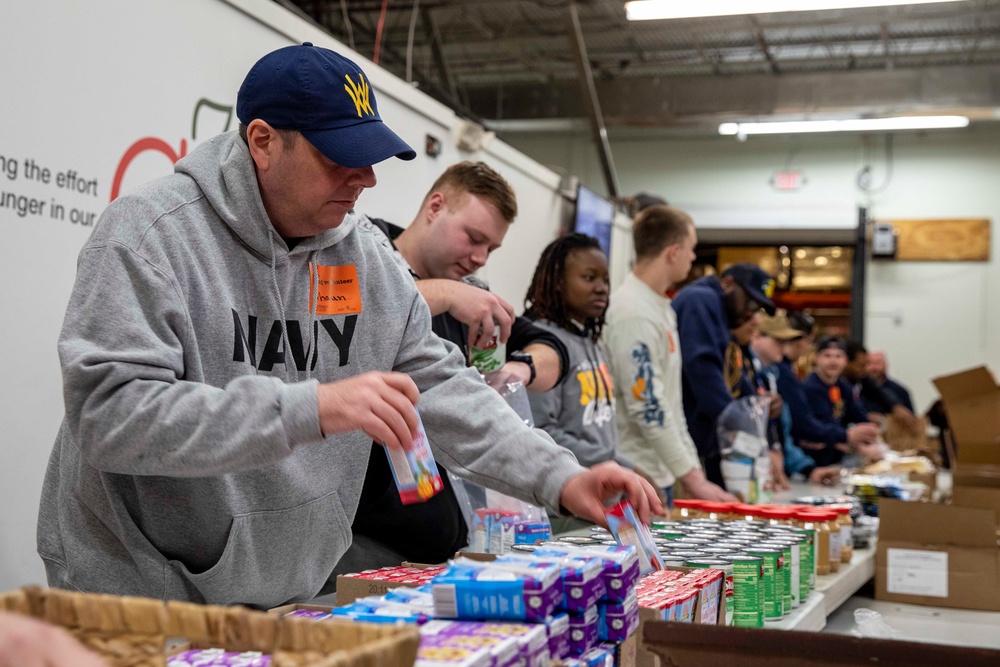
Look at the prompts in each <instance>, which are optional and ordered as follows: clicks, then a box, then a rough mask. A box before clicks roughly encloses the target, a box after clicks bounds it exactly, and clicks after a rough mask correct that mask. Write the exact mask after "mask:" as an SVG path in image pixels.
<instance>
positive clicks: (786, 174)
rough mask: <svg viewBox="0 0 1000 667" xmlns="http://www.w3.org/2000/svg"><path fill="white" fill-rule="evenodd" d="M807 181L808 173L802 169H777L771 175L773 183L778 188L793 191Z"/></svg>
mask: <svg viewBox="0 0 1000 667" xmlns="http://www.w3.org/2000/svg"><path fill="white" fill-rule="evenodd" d="M805 182H806V175H805V174H804V173H802V172H801V171H776V172H774V176H772V177H771V184H772V185H774V187H775V189H776V190H784V191H786V192H792V191H795V190H798V189H799V188H801V187H802V186H803V185H804V184H805Z"/></svg>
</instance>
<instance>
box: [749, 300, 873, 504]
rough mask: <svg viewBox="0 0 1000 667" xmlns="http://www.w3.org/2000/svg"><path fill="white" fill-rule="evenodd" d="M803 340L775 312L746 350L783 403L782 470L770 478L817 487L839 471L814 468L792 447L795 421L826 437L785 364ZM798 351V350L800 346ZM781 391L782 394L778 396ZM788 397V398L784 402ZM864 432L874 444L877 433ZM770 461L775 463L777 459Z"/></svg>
mask: <svg viewBox="0 0 1000 667" xmlns="http://www.w3.org/2000/svg"><path fill="white" fill-rule="evenodd" d="M803 340H807V338H806V337H805V336H804V335H803V332H801V331H797V330H795V329H793V328H791V326H790V324H789V322H788V321H787V319H786V318H785V316H784V314H783V313H782V312H781V311H778V313H777V314H775V315H774V316H773V317H769V316H765V317H762V318H761V321H760V329H759V330H758V332H757V335H756V336H754V339H753V341H752V342H751V344H750V346H751V349H752V350H753V352H754V354H755V355H756V357H757V359H759V360H760V362H761V364H762V365H763V367H762V368H761V374H762V375H764V376H766V377H767V378H768V383H769V385H772V386H775V387H777V391H778V393H779V394H782V398H783V399H784V405H783V406H782V409H781V416H780V417H779V420H780V424H781V430H780V434H781V437H782V442H781V451H782V459H783V460H782V464H783V470H781V474H778V471H772V473H773V476H774V478H775V479H781V478H782V477H785V478H786V479H787V478H789V477H792V476H794V475H801V476H803V477H805V478H806V479H807V480H808V481H810V482H813V483H815V484H821V483H825V482H826V481H828V480H831V481H832V480H834V479H836V478H837V477H838V476H839V474H840V467H839V466H817V465H816V461H815V459H813V458H812V457H811V456H809V455H808V454H806V453H805V452H804V451H802V448H800V447H799V446H798V445H796V444H795V439H794V438H793V437H792V434H793V432H794V431H795V429H794V424H795V422H796V420H799V421H806V420H808V421H809V422H812V423H809V424H807V425H806V426H805V427H804V429H800V430H806V431H809V430H810V429H812V430H814V431H815V432H816V433H817V434H818V435H819V437H818V438H817V439H818V440H823V439H824V436H825V435H826V434H825V433H824V432H823V430H822V429H823V426H822V425H821V424H819V423H818V422H815V420H814V419H813V418H812V414H811V413H810V412H809V406H808V404H807V403H806V399H805V395H804V394H803V390H802V386H801V383H800V382H799V379H798V378H797V377H796V376H795V373H794V372H793V371H792V367H791V363H790V361H789V356H790V354H789V353H792V354H794V353H795V352H796V351H799V352H801V349H799V350H796V349H795V346H796V344H797V343H798V342H799V341H803ZM799 347H800V348H801V346H799ZM783 376H784V377H783ZM783 391H784V393H782V392H783ZM789 395H791V398H786V396H789ZM792 405H795V406H796V410H797V412H798V414H797V415H794V416H793V414H792V407H791V406H792ZM836 428H837V433H836V434H834V435H833V440H832V441H833V442H839V441H840V440H841V439H843V437H844V435H843V433H842V431H843V429H842V428H841V427H839V426H838V427H836ZM866 428H868V429H869V430H870V431H871V433H870V436H871V439H872V440H874V439H875V438H876V437H877V435H878V431H877V429H876V428H875V427H874V426H873V425H871V426H866ZM774 458H775V459H777V457H774ZM774 462H777V461H776V460H775V461H774Z"/></svg>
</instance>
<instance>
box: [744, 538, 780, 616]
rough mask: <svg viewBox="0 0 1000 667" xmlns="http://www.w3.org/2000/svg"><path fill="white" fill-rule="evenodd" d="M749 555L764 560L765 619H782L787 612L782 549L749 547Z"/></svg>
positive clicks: (747, 552) (747, 551)
mask: <svg viewBox="0 0 1000 667" xmlns="http://www.w3.org/2000/svg"><path fill="white" fill-rule="evenodd" d="M746 554H747V555H748V556H758V557H759V558H761V559H762V560H763V562H764V585H763V589H764V620H765V621H780V620H781V617H782V616H783V615H784V613H785V602H784V596H785V569H784V568H785V558H784V553H783V550H782V549H773V548H766V547H760V548H756V549H747V550H746Z"/></svg>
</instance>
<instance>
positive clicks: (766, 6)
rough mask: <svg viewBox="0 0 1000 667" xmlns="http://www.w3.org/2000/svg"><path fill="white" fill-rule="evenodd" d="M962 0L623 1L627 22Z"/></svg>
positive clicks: (955, 0) (962, 0)
mask: <svg viewBox="0 0 1000 667" xmlns="http://www.w3.org/2000/svg"><path fill="white" fill-rule="evenodd" d="M964 1H965V0H697V1H696V2H695V1H692V0H635V1H634V2H626V3H625V15H626V16H627V17H628V20H629V21H649V20H653V19H688V18H695V17H701V16H741V15H744V14H772V13H775V12H814V11H822V10H827V9H857V8H860V7H892V6H895V5H928V4H935V3H940V2H964Z"/></svg>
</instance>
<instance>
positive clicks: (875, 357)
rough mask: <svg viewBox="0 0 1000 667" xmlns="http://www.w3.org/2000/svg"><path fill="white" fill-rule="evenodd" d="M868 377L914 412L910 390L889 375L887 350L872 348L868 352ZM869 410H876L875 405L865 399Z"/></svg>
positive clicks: (866, 368)
mask: <svg viewBox="0 0 1000 667" xmlns="http://www.w3.org/2000/svg"><path fill="white" fill-rule="evenodd" d="M865 370H866V371H867V375H868V377H870V378H871V379H872V382H874V383H875V385H876V386H877V387H879V388H881V389H882V390H883V391H885V392H887V393H888V394H889V395H890V396H892V397H893V398H895V399H896V400H898V401H899V402H900V403H901V404H902V405H903V406H905V407H906V409H907V410H909V411H910V412H913V401H912V400H911V399H910V392H909V390H908V389H907V388H906V387H904V386H903V385H901V384H899V383H898V382H896V381H895V380H893V379H892V378H890V377H889V376H888V373H889V363H888V361H887V360H886V358H885V352H882V351H881V350H872V351H871V352H869V353H868V365H867V366H866V367H865ZM865 405H866V406H867V407H868V412H875V411H876V410H875V406H873V405H872V404H870V403H868V401H867V400H866V401H865Z"/></svg>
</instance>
